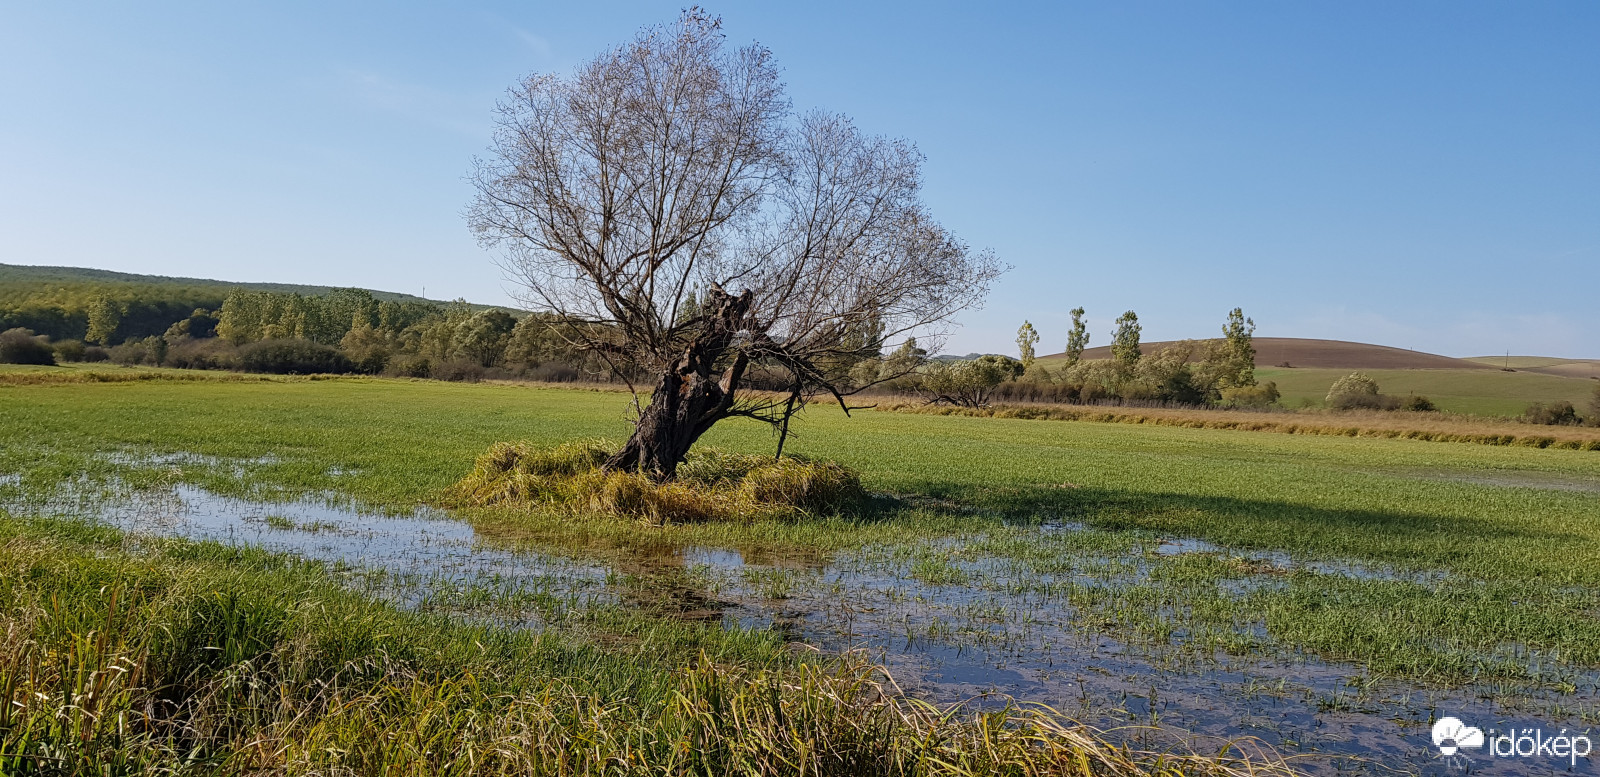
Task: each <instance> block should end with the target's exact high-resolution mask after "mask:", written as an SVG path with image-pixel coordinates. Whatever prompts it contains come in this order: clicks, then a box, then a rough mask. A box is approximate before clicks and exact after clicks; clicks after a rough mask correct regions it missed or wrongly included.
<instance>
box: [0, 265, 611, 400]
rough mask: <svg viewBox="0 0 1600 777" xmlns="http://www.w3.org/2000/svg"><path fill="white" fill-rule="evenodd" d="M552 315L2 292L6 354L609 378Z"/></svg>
mask: <svg viewBox="0 0 1600 777" xmlns="http://www.w3.org/2000/svg"><path fill="white" fill-rule="evenodd" d="M570 329H571V327H570V326H567V325H565V324H563V323H562V322H561V321H560V320H558V319H557V318H555V317H552V316H549V315H537V314H533V315H520V316H519V315H517V314H514V313H513V312H511V311H507V310H502V309H499V308H488V309H483V308H480V307H475V306H472V305H468V304H467V303H466V302H464V301H460V300H458V301H455V302H451V303H437V302H431V301H396V300H380V299H377V298H376V297H374V296H373V294H372V293H371V292H368V291H366V290H363V289H335V290H332V291H330V292H329V293H327V294H315V295H312V294H298V293H290V292H273V291H256V290H247V289H233V290H231V291H227V292H225V293H219V292H218V291H217V290H215V289H212V288H205V287H195V288H190V287H184V286H176V285H169V284H148V285H136V284H92V283H91V284H81V285H77V286H73V287H58V288H54V289H50V290H47V291H46V292H45V293H40V292H39V290H36V289H35V290H30V293H28V294H26V295H24V294H18V293H15V292H11V293H9V294H7V295H3V296H0V331H4V332H5V333H6V335H7V339H6V342H7V343H8V350H7V354H8V356H7V358H5V359H4V360H5V361H13V362H24V363H35V364H39V363H55V362H65V361H111V362H116V363H120V364H128V365H133V364H144V365H152V366H168V367H185V368H195V369H238V370H246V371H253V372H274V373H313V372H324V373H367V374H389V375H399V376H407V377H440V378H446V379H466V380H472V379H477V378H481V377H484V376H503V377H529V378H535V379H542V380H555V381H566V380H576V379H580V378H583V377H585V376H588V377H607V373H606V370H605V365H603V364H600V363H598V362H597V360H595V359H594V358H593V357H592V356H591V355H589V354H585V353H583V352H580V351H579V350H578V349H577V348H575V347H574V346H573V345H572V342H573V341H574V337H573V335H572V333H571V332H570V331H568V330H570Z"/></svg>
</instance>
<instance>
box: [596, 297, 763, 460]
mask: <svg viewBox="0 0 1600 777" xmlns="http://www.w3.org/2000/svg"><path fill="white" fill-rule="evenodd" d="M751 300H752V297H751V293H750V292H749V291H745V292H744V293H743V294H740V295H739V296H737V297H734V296H731V295H729V294H727V293H726V292H724V291H723V290H722V289H719V288H712V289H711V290H710V291H709V292H707V295H706V299H705V302H704V306H703V307H702V309H701V311H702V312H701V315H702V316H703V317H704V318H705V319H706V326H705V327H704V329H703V330H702V332H701V334H700V335H699V336H698V337H696V338H695V339H694V340H693V341H691V342H690V343H689V345H688V346H687V347H685V348H684V351H683V355H681V356H679V357H678V358H677V359H676V360H674V361H673V362H672V363H671V364H670V365H668V366H667V369H666V370H665V371H664V372H663V373H662V375H661V379H660V380H659V381H657V383H656V387H655V391H654V392H653V393H652V394H651V395H650V404H649V405H648V406H647V407H645V409H644V411H643V413H641V414H640V416H639V422H638V424H637V425H636V426H635V427H634V430H633V436H632V437H630V438H629V439H628V444H627V445H624V446H623V447H622V450H620V451H617V452H616V454H614V455H613V456H612V457H611V458H610V460H608V461H607V462H606V464H605V469H607V470H611V471H627V472H642V473H644V474H646V475H649V476H650V477H651V478H652V479H654V480H656V481H664V480H671V479H672V477H673V476H674V475H675V474H676V473H677V470H678V464H679V463H681V462H682V461H683V459H684V456H686V455H687V454H688V453H689V448H690V446H692V445H694V443H695V441H696V440H698V439H700V435H702V434H705V433H706V430H707V429H710V428H711V426H712V424H715V423H716V422H718V421H720V420H722V419H724V418H727V417H728V415H729V411H731V410H732V409H733V401H734V392H735V391H736V390H737V389H738V386H739V380H740V378H741V377H743V375H744V369H745V365H746V364H747V362H748V357H747V356H746V355H745V354H744V353H743V352H742V351H739V352H736V353H734V355H733V358H732V359H731V362H730V363H728V364H727V366H726V367H725V368H724V369H723V370H721V372H720V374H718V373H717V372H716V367H717V363H718V362H719V361H721V360H723V358H724V357H725V356H726V355H727V354H728V353H729V351H730V349H732V347H733V345H734V339H735V338H736V337H737V336H738V334H739V332H740V330H742V329H744V328H745V326H746V316H747V314H748V313H749V310H750V303H751Z"/></svg>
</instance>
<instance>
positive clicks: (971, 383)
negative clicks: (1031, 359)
mask: <svg viewBox="0 0 1600 777" xmlns="http://www.w3.org/2000/svg"><path fill="white" fill-rule="evenodd" d="M1022 370H1023V368H1022V362H1019V361H1017V360H1016V359H1012V358H1010V357H1008V356H994V355H989V356H980V357H978V358H976V359H972V360H970V361H960V362H935V363H933V364H930V365H928V367H927V370H926V371H925V372H924V373H923V375H922V390H923V391H924V392H926V393H927V394H928V395H929V396H930V397H931V399H932V401H934V402H948V403H950V404H953V405H961V406H962V407H979V406H982V405H984V404H986V403H987V402H988V401H989V393H990V392H991V391H993V390H994V387H995V386H998V385H1000V384H1001V383H1002V382H1004V381H1007V380H1011V379H1013V378H1016V377H1017V376H1019V375H1021V374H1022Z"/></svg>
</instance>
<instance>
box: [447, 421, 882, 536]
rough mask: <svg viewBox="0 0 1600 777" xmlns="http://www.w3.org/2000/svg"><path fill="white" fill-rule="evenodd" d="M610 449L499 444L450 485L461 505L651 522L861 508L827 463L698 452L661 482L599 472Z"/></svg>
mask: <svg viewBox="0 0 1600 777" xmlns="http://www.w3.org/2000/svg"><path fill="white" fill-rule="evenodd" d="M609 456H610V451H609V450H608V449H607V447H606V446H605V445H604V444H603V443H600V442H597V441H578V442H570V443H566V444H563V445H560V446H558V447H556V448H535V447H531V446H529V445H526V444H521V443H499V444H496V445H494V446H493V447H491V448H490V449H489V450H488V451H487V452H486V453H484V454H483V455H482V456H479V457H478V461H477V464H476V466H474V467H473V470H472V472H471V473H470V474H469V475H467V477H466V478H464V479H463V480H462V481H461V482H459V483H457V484H456V485H455V486H454V487H452V489H451V492H450V497H449V498H450V499H451V500H452V501H453V502H455V503H456V504H459V505H464V506H479V507H482V506H491V505H507V506H525V507H543V508H547V509H556V510H562V511H566V512H569V513H573V514H594V513H599V514H606V515H617V516H623V517H627V518H635V519H640V520H645V521H649V522H652V523H672V522H692V521H705V520H750V519H779V520H782V519H792V518H798V517H803V516H807V515H828V514H837V513H843V512H851V511H854V510H856V509H859V508H860V507H861V506H862V505H863V504H864V503H865V502H866V499H867V494H866V491H865V490H864V489H862V487H861V479H860V477H859V476H858V475H857V474H856V473H855V472H854V471H852V470H850V469H848V468H846V467H843V466H840V465H838V464H834V463H832V462H814V461H808V460H805V459H801V458H797V457H793V456H786V457H784V458H782V459H777V460H774V459H772V458H771V457H769V456H753V455H745V454H735V453H727V452H723V451H718V450H697V451H694V452H692V453H690V454H689V459H688V460H687V461H686V462H684V463H683V465H681V466H680V467H679V468H678V477H677V478H676V479H675V480H672V481H668V482H666V483H655V482H652V481H651V480H650V479H649V478H647V477H645V476H643V475H639V474H634V473H628V472H604V471H602V470H601V469H600V466H601V465H602V464H604V463H605V460H606V459H607V458H609Z"/></svg>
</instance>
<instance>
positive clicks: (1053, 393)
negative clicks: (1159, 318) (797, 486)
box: [900, 307, 1279, 407]
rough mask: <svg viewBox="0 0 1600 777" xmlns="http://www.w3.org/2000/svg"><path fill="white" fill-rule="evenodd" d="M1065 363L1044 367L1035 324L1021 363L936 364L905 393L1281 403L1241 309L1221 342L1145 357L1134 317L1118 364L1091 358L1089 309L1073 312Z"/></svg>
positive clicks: (960, 398)
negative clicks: (1259, 371) (1260, 379)
mask: <svg viewBox="0 0 1600 777" xmlns="http://www.w3.org/2000/svg"><path fill="white" fill-rule="evenodd" d="M1071 315H1072V326H1071V329H1070V330H1069V331H1068V333H1067V342H1066V350H1065V354H1066V361H1065V363H1063V364H1061V365H1060V366H1057V367H1056V368H1055V369H1050V368H1048V367H1046V366H1045V365H1043V364H1041V363H1039V362H1038V360H1037V357H1036V356H1035V348H1036V346H1037V344H1038V342H1039V333H1038V331H1037V330H1036V329H1035V328H1034V326H1033V324H1032V322H1027V321H1025V322H1023V324H1022V327H1021V329H1019V330H1018V331H1017V350H1018V353H1019V355H1020V356H1021V358H1020V359H1012V358H1011V357H1008V356H997V355H987V356H981V357H978V358H976V359H967V360H961V361H935V362H931V363H929V364H927V365H925V366H923V367H922V368H920V369H919V370H918V371H917V372H916V373H915V374H914V378H913V380H910V381H905V380H902V381H900V386H901V387H902V388H903V389H905V390H909V391H913V392H916V393H919V394H921V395H923V396H924V397H926V398H927V399H929V400H930V401H933V402H943V403H949V404H955V405H965V406H974V407H975V406H979V405H983V404H987V403H989V402H991V401H995V400H1002V399H1009V400H1031V401H1055V402H1096V401H1101V400H1129V401H1149V402H1168V403H1177V404H1187V405H1205V404H1214V405H1226V406H1232V407H1237V406H1260V405H1268V404H1272V403H1274V402H1276V401H1277V400H1278V397H1279V394H1278V389H1277V386H1276V384H1274V383H1272V382H1270V381H1269V382H1267V383H1263V384H1258V383H1257V381H1256V377H1255V347H1254V345H1253V344H1252V342H1251V338H1252V336H1253V334H1254V332H1255V322H1254V321H1252V320H1251V319H1249V318H1246V317H1245V315H1244V311H1243V310H1242V309H1239V308H1234V309H1233V310H1232V311H1231V312H1229V314H1228V318H1227V322H1226V323H1225V324H1223V327H1222V337H1221V338H1220V339H1214V340H1183V341H1179V342H1176V343H1171V344H1168V345H1166V346H1165V347H1163V348H1162V349H1160V350H1158V351H1155V352H1154V353H1150V354H1146V353H1144V349H1143V347H1142V346H1141V344H1140V335H1141V333H1142V329H1143V327H1142V326H1141V325H1140V324H1139V316H1138V314H1136V313H1134V312H1133V311H1131V310H1130V311H1127V312H1126V313H1123V314H1122V315H1121V316H1119V317H1118V318H1117V320H1116V329H1115V330H1114V331H1113V332H1112V333H1111V349H1110V350H1111V358H1109V359H1084V358H1083V354H1084V351H1085V350H1086V349H1087V348H1088V346H1089V341H1090V335H1089V331H1088V326H1087V324H1086V323H1085V321H1084V309H1083V308H1081V307H1080V308H1075V309H1073V310H1072V311H1071Z"/></svg>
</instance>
